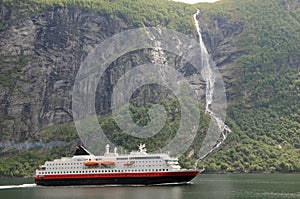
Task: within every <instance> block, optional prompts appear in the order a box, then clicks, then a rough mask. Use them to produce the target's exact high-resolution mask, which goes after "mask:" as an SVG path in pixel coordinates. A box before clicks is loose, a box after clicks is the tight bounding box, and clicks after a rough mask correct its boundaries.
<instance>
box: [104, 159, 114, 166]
mask: <svg viewBox="0 0 300 199" xmlns="http://www.w3.org/2000/svg"><path fill="white" fill-rule="evenodd" d="M115 164H116V162H115V161H113V160H103V161H102V162H101V165H103V166H112V165H115Z"/></svg>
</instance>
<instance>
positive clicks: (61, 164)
mask: <svg viewBox="0 0 300 199" xmlns="http://www.w3.org/2000/svg"><path fill="white" fill-rule="evenodd" d="M125 162H126V161H124V162H123V163H125ZM153 162H161V161H160V160H156V161H135V163H153ZM82 164H83V162H80V163H48V164H46V165H47V166H65V165H82Z"/></svg>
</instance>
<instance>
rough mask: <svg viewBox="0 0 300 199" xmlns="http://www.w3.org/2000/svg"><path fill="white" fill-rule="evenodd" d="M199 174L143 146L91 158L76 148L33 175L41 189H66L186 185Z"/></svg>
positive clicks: (45, 165)
mask: <svg viewBox="0 0 300 199" xmlns="http://www.w3.org/2000/svg"><path fill="white" fill-rule="evenodd" d="M200 172H201V171H200V170H187V169H182V168H181V167H180V165H179V163H178V158H175V157H170V156H169V154H168V153H147V150H146V148H145V144H140V145H139V150H138V151H132V152H130V154H118V152H117V148H114V150H113V152H110V146H109V145H106V150H105V153H104V155H103V156H95V155H93V154H92V153H91V152H89V151H88V150H87V149H86V148H85V147H84V146H77V147H76V152H75V154H74V156H73V157H62V158H61V159H55V160H53V161H46V162H45V163H44V165H41V166H39V168H38V169H37V170H36V174H35V183H36V184H37V185H41V186H68V185H152V184H174V183H176V184H177V183H188V182H190V181H191V180H192V179H193V178H195V177H196V176H197V175H198V174H199V173H200Z"/></svg>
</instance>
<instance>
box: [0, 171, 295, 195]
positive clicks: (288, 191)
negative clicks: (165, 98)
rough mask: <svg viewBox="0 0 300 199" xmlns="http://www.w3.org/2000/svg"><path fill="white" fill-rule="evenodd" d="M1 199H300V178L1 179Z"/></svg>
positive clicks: (288, 176) (264, 176) (267, 176)
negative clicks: (76, 183) (67, 183)
mask: <svg viewBox="0 0 300 199" xmlns="http://www.w3.org/2000/svg"><path fill="white" fill-rule="evenodd" d="M0 198H3V199H4V198H7V199H14V198H18V199H19V198H26V199H38V198H47V199H48V198H49V199H52V198H56V199H57V198H64V199H65V198H70V199H77V198H78V199H79V198H80V199H85V198H86V199H90V198H107V199H160V198H162V199H166V198H170V199H196V198H197V199H198V198H199V199H200V198H201V199H205V198H208V199H222V198H230V199H231V198H238V199H246V198H247V199H248V198H255V199H257V198H262V199H269V198H270V199H271V198H272V199H277V198H278V199H288V198H291V199H293V198H299V199H300V174H257V175H256V174H252V175H240V174H235V175H206V174H203V175H199V176H198V177H197V178H196V179H195V180H194V181H193V184H188V185H165V186H135V187H130V186H126V187H124V186H121V187H120V186H119V187H117V186H109V187H108V186H85V187H39V186H35V185H34V184H33V180H32V179H5V178H2V179H0Z"/></svg>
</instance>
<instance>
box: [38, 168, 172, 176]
mask: <svg viewBox="0 0 300 199" xmlns="http://www.w3.org/2000/svg"><path fill="white" fill-rule="evenodd" d="M147 171H169V169H135V170H90V171H51V172H50V171H49V172H40V175H44V174H68V173H111V172H112V173H119V172H147Z"/></svg>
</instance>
